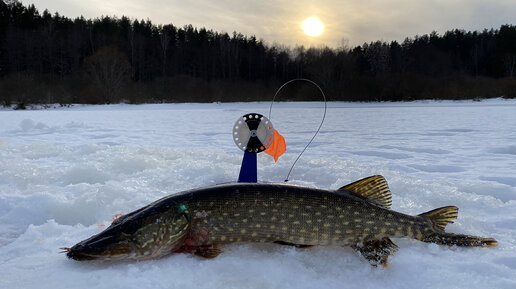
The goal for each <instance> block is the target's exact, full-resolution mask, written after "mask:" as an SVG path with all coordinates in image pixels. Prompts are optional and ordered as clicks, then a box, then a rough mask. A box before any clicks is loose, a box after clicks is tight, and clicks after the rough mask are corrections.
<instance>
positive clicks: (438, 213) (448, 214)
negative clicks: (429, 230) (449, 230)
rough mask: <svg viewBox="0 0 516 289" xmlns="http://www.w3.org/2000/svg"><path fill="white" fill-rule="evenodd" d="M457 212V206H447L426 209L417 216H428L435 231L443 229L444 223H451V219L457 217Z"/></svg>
mask: <svg viewBox="0 0 516 289" xmlns="http://www.w3.org/2000/svg"><path fill="white" fill-rule="evenodd" d="M458 213H459V208H457V207H455V206H447V207H442V208H438V209H435V210H431V211H428V212H426V213H423V214H420V215H419V216H420V217H426V218H428V219H429V220H430V222H431V223H432V227H433V228H434V230H435V231H444V228H446V225H448V224H451V223H453V221H454V220H455V219H457V215H458Z"/></svg>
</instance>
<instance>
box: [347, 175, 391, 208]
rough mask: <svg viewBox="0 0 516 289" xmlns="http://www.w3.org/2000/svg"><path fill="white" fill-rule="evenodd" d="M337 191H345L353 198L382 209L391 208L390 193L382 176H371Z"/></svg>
mask: <svg viewBox="0 0 516 289" xmlns="http://www.w3.org/2000/svg"><path fill="white" fill-rule="evenodd" d="M339 191H347V192H349V193H351V194H352V195H353V196H356V197H359V198H361V199H364V200H366V201H369V202H371V203H374V204H376V205H379V206H381V207H383V208H386V209H390V208H391V204H392V201H391V191H390V190H389V186H388V185H387V181H386V180H385V178H384V177H382V176H379V175H378V176H372V177H367V178H364V179H361V180H358V181H356V182H354V183H351V184H349V185H345V186H344V187H342V188H340V189H339Z"/></svg>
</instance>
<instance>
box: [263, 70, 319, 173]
mask: <svg viewBox="0 0 516 289" xmlns="http://www.w3.org/2000/svg"><path fill="white" fill-rule="evenodd" d="M294 81H306V82H309V83H311V84H313V85H315V86H316V87H317V88H318V89H319V91H320V92H321V95H322V97H323V100H324V114H323V117H322V119H321V123H320V124H319V127H318V128H317V130H316V131H315V133H314V135H313V136H312V138H311V139H310V141H309V142H308V144H307V145H306V146H305V148H304V149H303V150H302V151H301V153H300V154H299V155H298V156H297V158H296V160H295V161H294V163H293V164H292V167H290V170H289V171H288V174H287V177H286V178H285V182H288V178H289V177H290V173H292V170H293V169H294V166H295V165H296V163H297V161H298V160H299V158H301V155H303V153H304V152H305V151H306V149H307V148H308V147H309V146H310V144H312V141H313V140H314V139H315V137H316V136H317V134H318V133H319V131H320V130H321V127H322V125H323V123H324V120H325V119H326V110H327V105H326V95H325V94H324V91H323V90H322V89H321V87H320V86H319V85H317V83H315V82H313V81H312V80H310V79H307V78H295V79H292V80H289V81H287V82H285V83H284V84H283V85H282V86H280V88H278V90H276V93H275V94H274V97H273V98H272V101H271V105H270V107H269V120H271V112H272V105H273V104H274V100H275V99H276V96H277V95H278V93H279V92H280V91H281V90H282V89H283V87H285V86H287V85H288V84H290V83H292V82H294Z"/></svg>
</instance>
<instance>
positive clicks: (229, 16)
mask: <svg viewBox="0 0 516 289" xmlns="http://www.w3.org/2000/svg"><path fill="white" fill-rule="evenodd" d="M21 2H22V3H24V4H34V5H35V6H36V7H37V8H38V9H39V10H40V11H43V10H44V9H48V10H49V11H50V12H52V13H54V12H58V13H59V14H61V15H64V16H67V17H70V18H75V17H78V16H81V15H82V16H84V17H85V18H96V17H100V16H102V15H106V16H118V17H121V16H122V15H125V16H128V17H130V18H133V19H134V18H136V19H149V20H151V21H152V22H153V23H154V24H173V25H175V26H184V25H187V24H192V25H193V26H195V27H205V28H207V29H213V30H215V31H218V32H228V33H230V34H231V33H232V32H233V31H237V32H240V33H242V34H244V35H249V36H250V35H255V36H256V37H257V38H258V39H262V40H264V41H265V42H266V43H268V44H276V45H287V46H291V47H293V46H297V45H304V46H317V47H319V46H329V47H333V48H335V47H353V46H356V45H361V44H363V43H365V42H372V41H376V40H382V41H392V40H397V41H399V42H401V41H403V40H404V39H405V38H406V37H414V36H415V35H423V34H429V33H431V32H432V31H436V32H438V33H439V34H441V35H442V34H443V33H444V32H446V31H447V30H452V29H464V30H467V31H473V30H479V31H481V30H483V29H484V28H487V29H490V28H495V29H497V28H499V27H500V26H501V25H503V24H516V21H515V20H516V17H515V15H516V1H514V0H491V1H490V0H369V1H364V0H318V1H311V0H296V1H292V0H261V1H256V0H252V1H251V0H193V1H184V0H147V1H142V0H88V1H84V0H22V1H21ZM312 16H315V17H317V18H319V19H320V20H321V21H322V22H323V23H324V25H325V31H324V33H323V34H322V35H321V36H318V37H310V36H308V35H306V34H304V32H303V31H302V29H301V25H302V22H303V20H304V19H306V18H308V17H312Z"/></svg>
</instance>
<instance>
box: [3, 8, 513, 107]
mask: <svg viewBox="0 0 516 289" xmlns="http://www.w3.org/2000/svg"><path fill="white" fill-rule="evenodd" d="M515 76H516V26H515V25H512V24H506V25H502V26H501V27H499V28H496V29H495V28H489V29H485V30H483V31H464V30H460V29H456V30H451V31H447V32H445V33H444V34H442V35H440V34H438V33H437V32H435V31H434V32H431V33H429V34H425V35H417V36H414V37H407V38H406V39H405V40H404V41H403V42H401V43H399V42H397V41H391V42H385V41H372V42H370V43H364V44H362V45H360V46H356V47H337V48H330V47H303V46H298V47H288V46H281V45H270V44H267V43H265V42H264V41H263V40H261V39H257V38H256V37H255V36H247V35H242V34H241V33H238V32H232V33H230V34H228V33H226V32H217V31H213V30H210V29H207V28H204V27H203V28H197V27H193V26H192V25H187V26H184V27H176V26H174V25H173V24H168V25H155V24H153V23H152V22H151V21H150V20H138V19H130V18H128V17H125V16H122V17H120V18H119V17H115V16H102V17H99V18H95V19H84V18H83V17H80V18H76V19H70V18H67V17H64V16H61V15H59V14H58V13H57V12H56V13H54V14H52V13H50V12H49V11H48V10H45V11H43V12H40V11H38V10H37V9H36V8H35V7H34V5H28V6H24V5H23V4H22V3H20V2H18V1H16V0H0V105H3V106H17V107H18V108H24V107H25V106H27V105H32V104H55V103H59V104H61V105H67V104H71V103H89V104H106V103H120V102H127V103H160V102H234V101H269V100H271V98H272V96H273V94H274V92H275V90H276V89H277V88H278V87H279V86H280V85H281V84H282V83H284V82H285V81H288V80H290V79H293V78H309V79H311V80H313V81H315V82H317V83H319V84H320V85H321V87H322V88H323V89H324V91H325V92H326V94H327V97H328V99H329V100H331V101H412V100H420V99H454V100H459V99H482V98H492V97H504V98H515V97H516V79H515ZM278 99H279V100H284V101H287V100H306V101H310V100H319V99H320V96H319V95H318V91H317V90H316V89H314V88H313V87H310V86H308V85H306V86H305V85H294V86H291V87H289V89H288V90H286V91H285V93H284V94H283V95H280V96H279V98H278Z"/></svg>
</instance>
